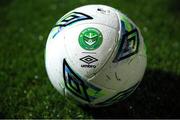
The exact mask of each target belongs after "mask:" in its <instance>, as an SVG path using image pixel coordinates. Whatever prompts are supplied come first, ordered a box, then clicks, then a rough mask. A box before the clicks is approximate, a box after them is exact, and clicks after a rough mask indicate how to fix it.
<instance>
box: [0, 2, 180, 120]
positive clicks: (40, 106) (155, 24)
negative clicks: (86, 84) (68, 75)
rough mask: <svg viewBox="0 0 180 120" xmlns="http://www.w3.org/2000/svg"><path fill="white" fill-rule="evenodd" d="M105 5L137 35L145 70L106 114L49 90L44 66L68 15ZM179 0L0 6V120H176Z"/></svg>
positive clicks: (179, 72) (179, 77) (178, 114)
mask: <svg viewBox="0 0 180 120" xmlns="http://www.w3.org/2000/svg"><path fill="white" fill-rule="evenodd" d="M86 4H106V5H109V6H112V7H115V8H117V9H120V10H121V11H122V12H124V13H126V14H127V15H128V16H129V17H130V18H131V19H132V20H133V21H134V22H135V23H136V24H137V25H138V26H139V28H140V29H141V31H142V34H143V36H144V40H145V43H146V46H147V54H148V66H147V71H146V74H145V76H144V78H143V81H142V83H141V84H140V86H139V87H138V89H137V90H136V91H135V92H134V93H133V94H132V95H131V96H130V97H128V98H127V99H126V100H124V101H122V102H119V103H117V104H115V105H112V106H109V107H106V108H97V109H93V108H82V107H79V106H77V105H76V104H75V103H74V102H73V101H71V100H68V99H66V98H65V97H63V96H61V95H60V94H59V93H58V92H57V91H56V90H55V89H54V88H53V87H52V85H51V84H50V82H49V80H48V77H47V74H46V71H45V65H44V49H45V44H46V39H47V36H48V33H49V32H50V30H51V28H52V26H53V25H54V24H55V22H56V21H57V20H58V19H59V18H60V17H61V16H62V15H64V14H65V13H67V12H68V11H70V10H72V9H74V8H76V7H79V6H82V5H86ZM178 5H179V1H178V0H171V1H168V0H151V1H147V0H128V1H127V0H126V1H125V0H124V1H123V0H111V1H107V0H98V1H97V0H89V1H88V0H76V1H75V0H36V1H35V0H34V1H33V0H26V1H25V0H1V1H0V118H81V119H83V118H90V119H91V118H175V117H180V112H179V109H180V103H179V101H180V94H179V91H180V87H179V84H180V62H179V59H180V54H179V52H180V42H179V40H180V35H179V31H180V30H179V28H180V22H179V21H180V7H179V6H178Z"/></svg>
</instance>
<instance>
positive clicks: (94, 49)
mask: <svg viewBox="0 0 180 120" xmlns="http://www.w3.org/2000/svg"><path fill="white" fill-rule="evenodd" d="M146 62H147V57H146V51H145V45H144V42H143V37H142V35H141V33H140V31H139V29H138V28H137V26H136V25H135V24H134V23H133V22H132V21H131V20H130V19H129V18H128V17H127V16H126V15H124V14H123V13H122V12H120V11H118V10H117V9H114V8H112V7H109V6H105V5H87V6H82V7H79V8H76V9H74V10H72V11H70V12H69V13H67V14H66V15H64V16H63V17H62V18H61V19H60V20H58V21H57V23H56V24H55V26H54V27H53V29H52V30H51V32H50V34H49V37H48V40H47V44H46V50H45V64H46V70H47V73H48V76H49V79H50V81H51V83H52V85H53V86H54V87H55V88H56V89H57V90H58V91H59V92H60V93H61V94H62V95H64V96H69V97H71V98H74V99H75V100H76V101H78V102H79V103H81V104H85V105H89V106H93V107H96V106H97V107H98V106H107V105H110V104H112V103H114V102H117V101H119V100H123V99H124V98H126V97H127V96H129V95H130V94H131V93H132V92H133V91H134V90H135V89H136V88H137V86H138V85H139V83H140V81H141V79H142V77H143V74H144V71H145V68H146Z"/></svg>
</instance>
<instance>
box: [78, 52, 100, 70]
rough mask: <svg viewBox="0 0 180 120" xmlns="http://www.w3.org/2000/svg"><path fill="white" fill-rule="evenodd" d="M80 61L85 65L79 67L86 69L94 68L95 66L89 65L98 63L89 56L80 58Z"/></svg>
mask: <svg viewBox="0 0 180 120" xmlns="http://www.w3.org/2000/svg"><path fill="white" fill-rule="evenodd" d="M80 60H81V61H83V62H84V63H86V65H81V67H86V68H96V65H90V64H92V63H94V62H97V61H98V59H96V58H94V57H92V56H90V55H88V56H85V57H83V58H80Z"/></svg>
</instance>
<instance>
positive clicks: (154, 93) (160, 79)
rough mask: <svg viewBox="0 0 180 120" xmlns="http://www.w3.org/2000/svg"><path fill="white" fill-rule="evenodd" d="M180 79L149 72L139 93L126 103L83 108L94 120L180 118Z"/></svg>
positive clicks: (169, 74)
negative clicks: (109, 119) (104, 119)
mask: <svg viewBox="0 0 180 120" xmlns="http://www.w3.org/2000/svg"><path fill="white" fill-rule="evenodd" d="M179 85H180V76H177V75H175V74H173V73H168V72H164V71H161V70H151V69H149V70H147V71H146V73H145V75H144V78H143V81H142V82H141V84H140V86H139V87H138V88H137V89H136V91H135V92H134V93H133V94H132V95H131V96H129V97H128V98H127V99H125V100H124V101H121V102H119V103H116V104H114V105H112V106H109V107H104V108H83V109H85V110H86V111H87V112H88V113H89V114H91V115H92V116H93V117H94V118H176V117H180V112H179V111H180V87H179Z"/></svg>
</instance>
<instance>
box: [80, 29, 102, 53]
mask: <svg viewBox="0 0 180 120" xmlns="http://www.w3.org/2000/svg"><path fill="white" fill-rule="evenodd" d="M102 41H103V36H102V34H101V32H100V31H99V30H98V29H96V28H86V29H84V30H83V31H82V32H81V33H80V35H79V44H80V46H81V47H82V48H83V49H85V50H95V49H97V48H99V47H100V45H101V44H102Z"/></svg>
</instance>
